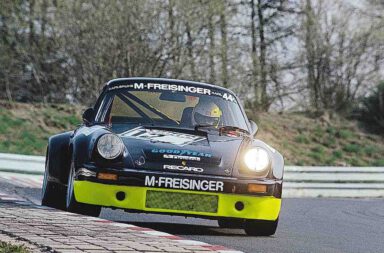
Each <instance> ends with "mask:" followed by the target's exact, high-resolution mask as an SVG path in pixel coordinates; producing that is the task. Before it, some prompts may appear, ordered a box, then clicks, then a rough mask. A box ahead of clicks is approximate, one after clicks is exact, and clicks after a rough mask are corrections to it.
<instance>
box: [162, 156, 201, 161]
mask: <svg viewBox="0 0 384 253" xmlns="http://www.w3.org/2000/svg"><path fill="white" fill-rule="evenodd" d="M163 157H164V158H167V159H174V160H188V161H200V157H196V156H186V155H167V154H164V155H163Z"/></svg>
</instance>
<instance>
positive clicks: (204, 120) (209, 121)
mask: <svg viewBox="0 0 384 253" xmlns="http://www.w3.org/2000/svg"><path fill="white" fill-rule="evenodd" d="M221 115H222V112H221V110H220V108H219V107H218V106H217V105H216V104H215V103H214V102H212V101H209V100H206V99H200V100H199V103H198V104H197V105H196V106H195V108H194V109H193V112H192V118H193V122H194V123H195V124H196V125H209V126H215V127H218V126H219V123H220V119H221Z"/></svg>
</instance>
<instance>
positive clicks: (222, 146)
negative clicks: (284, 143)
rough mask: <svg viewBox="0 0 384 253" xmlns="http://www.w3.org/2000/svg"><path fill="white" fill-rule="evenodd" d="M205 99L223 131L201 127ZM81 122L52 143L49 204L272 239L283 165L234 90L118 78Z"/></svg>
mask: <svg viewBox="0 0 384 253" xmlns="http://www.w3.org/2000/svg"><path fill="white" fill-rule="evenodd" d="M203 101H205V102H204V103H207V104H208V105H211V104H214V106H216V107H217V108H219V109H218V110H219V112H220V114H219V115H220V118H219V121H218V122H219V123H217V125H201V124H198V122H196V119H195V117H197V116H195V114H196V115H197V112H195V111H196V110H195V109H196V108H197V107H198V104H199V103H203ZM200 106H201V105H200ZM216 107H215V108H216ZM83 120H84V124H83V125H82V126H80V127H79V128H77V129H75V130H74V131H70V132H65V133H61V134H58V135H55V136H52V137H51V138H50V139H49V144H48V148H47V159H46V172H45V177H44V184H43V200H42V203H43V205H47V206H51V207H56V208H62V209H66V210H68V211H72V212H76V213H83V214H89V215H94V216H97V215H98V214H99V213H100V208H101V207H111V208H121V209H124V210H127V211H132V212H149V213H164V214H172V215H183V216H196V217H205V218H210V219H217V220H219V225H220V226H222V227H244V228H245V230H246V232H247V233H248V234H251V235H270V234H273V233H274V232H275V230H276V227H277V221H278V217H279V213H280V206H281V192H282V178H283V169H284V160H283V157H282V156H281V154H280V153H279V152H277V151H276V150H275V149H273V148H272V147H270V146H268V145H267V144H266V143H264V142H262V141H260V140H258V139H255V138H254V135H255V134H256V131H257V126H256V124H255V123H253V122H251V121H249V120H248V119H247V117H246V115H245V112H244V109H243V108H242V106H241V105H240V103H239V100H238V98H237V97H236V96H235V94H234V93H233V92H231V91H230V90H227V89H224V88H221V87H218V86H214V85H210V84H205V83H199V82H192V81H183V80H173V79H161V78H120V79H114V80H111V81H109V82H108V83H107V84H106V85H105V86H104V88H103V91H102V92H101V95H100V96H99V98H98V100H97V101H96V103H95V105H94V107H93V108H89V109H87V110H86V111H85V112H84V114H83Z"/></svg>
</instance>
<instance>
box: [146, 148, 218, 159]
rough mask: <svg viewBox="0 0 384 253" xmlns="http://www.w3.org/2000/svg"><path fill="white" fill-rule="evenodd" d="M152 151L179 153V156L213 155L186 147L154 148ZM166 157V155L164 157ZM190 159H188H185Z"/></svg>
mask: <svg viewBox="0 0 384 253" xmlns="http://www.w3.org/2000/svg"><path fill="white" fill-rule="evenodd" d="M151 152H152V153H155V154H157V153H159V154H171V155H179V156H197V157H208V158H210V157H212V154H210V153H204V152H198V151H192V150H186V149H158V148H154V149H152V150H151ZM164 158H165V157H164ZM185 160H188V159H185Z"/></svg>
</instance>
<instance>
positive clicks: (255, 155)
mask: <svg viewBox="0 0 384 253" xmlns="http://www.w3.org/2000/svg"><path fill="white" fill-rule="evenodd" d="M270 162H271V161H270V159H269V155H268V152H267V151H266V150H265V149H263V148H260V147H257V148H251V149H250V150H248V151H247V152H246V153H245V156H244V163H245V165H246V166H247V167H248V169H249V170H252V171H255V172H262V171H264V170H266V169H268V168H269V165H270Z"/></svg>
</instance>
